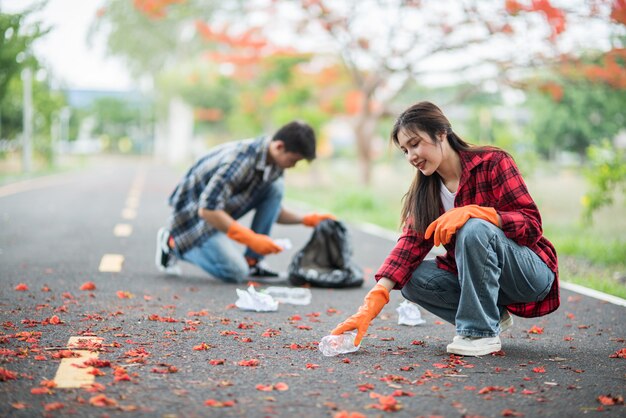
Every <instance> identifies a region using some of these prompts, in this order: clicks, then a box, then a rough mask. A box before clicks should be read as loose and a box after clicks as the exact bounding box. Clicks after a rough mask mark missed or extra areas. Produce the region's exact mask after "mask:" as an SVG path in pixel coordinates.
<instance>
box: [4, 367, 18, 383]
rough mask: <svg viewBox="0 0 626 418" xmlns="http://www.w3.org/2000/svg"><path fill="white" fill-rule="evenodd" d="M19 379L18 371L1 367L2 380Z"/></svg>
mask: <svg viewBox="0 0 626 418" xmlns="http://www.w3.org/2000/svg"><path fill="white" fill-rule="evenodd" d="M14 379H17V373H15V372H12V371H11V370H8V369H5V368H2V367H0V382H5V381H7V380H14Z"/></svg>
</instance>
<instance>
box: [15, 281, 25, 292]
mask: <svg viewBox="0 0 626 418" xmlns="http://www.w3.org/2000/svg"><path fill="white" fill-rule="evenodd" d="M15 290H17V291H19V292H25V291H27V290H28V285H26V284H25V283H20V284H18V285H17V286H15Z"/></svg>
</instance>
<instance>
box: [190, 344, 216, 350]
mask: <svg viewBox="0 0 626 418" xmlns="http://www.w3.org/2000/svg"><path fill="white" fill-rule="evenodd" d="M209 348H213V346H212V345H210V344H207V343H202V344H198V345H194V346H193V349H194V350H196V351H204V350H208V349H209Z"/></svg>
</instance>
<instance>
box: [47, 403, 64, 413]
mask: <svg viewBox="0 0 626 418" xmlns="http://www.w3.org/2000/svg"><path fill="white" fill-rule="evenodd" d="M63 408H65V405H64V404H63V403H62V402H50V403H47V404H45V405H44V406H43V409H44V411H56V410H57V409H63Z"/></svg>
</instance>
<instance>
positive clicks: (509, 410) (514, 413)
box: [501, 409, 524, 417]
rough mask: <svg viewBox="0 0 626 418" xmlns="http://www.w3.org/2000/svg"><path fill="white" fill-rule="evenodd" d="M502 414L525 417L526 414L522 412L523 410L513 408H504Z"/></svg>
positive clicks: (504, 415)
mask: <svg viewBox="0 0 626 418" xmlns="http://www.w3.org/2000/svg"><path fill="white" fill-rule="evenodd" d="M501 415H502V416H503V417H523V416H524V414H522V413H521V412H517V411H515V410H513V409H503V410H502V412H501Z"/></svg>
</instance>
